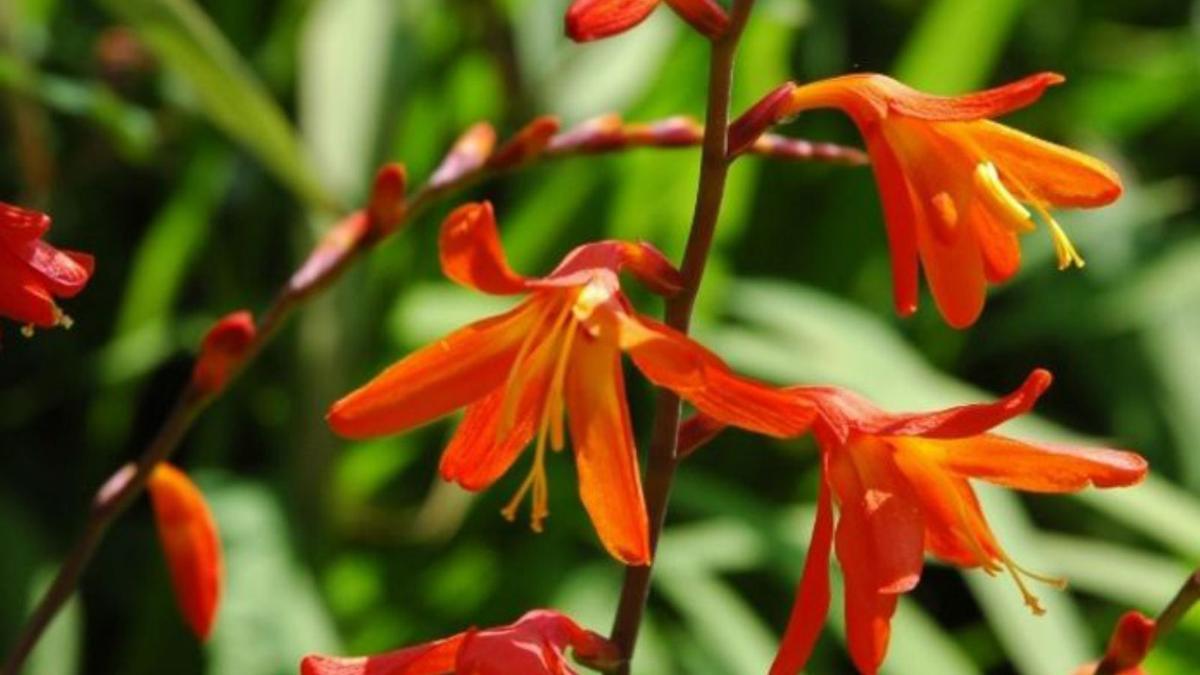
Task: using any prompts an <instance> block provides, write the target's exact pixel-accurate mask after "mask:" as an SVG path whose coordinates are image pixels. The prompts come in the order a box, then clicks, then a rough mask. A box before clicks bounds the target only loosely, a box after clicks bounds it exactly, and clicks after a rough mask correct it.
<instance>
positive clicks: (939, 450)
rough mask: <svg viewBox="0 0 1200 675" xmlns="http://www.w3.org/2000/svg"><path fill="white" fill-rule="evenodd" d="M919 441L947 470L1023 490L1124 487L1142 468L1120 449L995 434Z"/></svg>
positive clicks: (1142, 462)
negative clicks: (1055, 442) (1018, 438)
mask: <svg viewBox="0 0 1200 675" xmlns="http://www.w3.org/2000/svg"><path fill="white" fill-rule="evenodd" d="M921 444H922V447H923V448H925V447H926V446H928V449H926V450H925V451H926V452H929V453H936V456H937V457H938V459H937V461H938V462H939V463H940V464H941V465H942V466H944V467H946V468H947V469H948V470H950V471H954V472H955V473H957V474H959V475H962V476H969V477H971V478H978V479H981V480H986V481H988V482H990V483H996V484H998V485H1003V486H1005V487H1010V488H1015V489H1018V490H1026V491H1029V492H1076V491H1079V490H1082V489H1084V488H1086V487H1088V486H1095V487H1099V488H1108V487H1126V486H1129V485H1135V484H1137V483H1139V482H1141V481H1142V479H1144V478H1145V477H1146V471H1147V465H1146V460H1145V459H1144V458H1143V457H1142V456H1141V455H1137V454H1135V453H1132V452H1126V451H1124V450H1111V449H1108V448H1080V447H1074V446H1067V445H1057V444H1052V443H1027V442H1024V441H1018V440H1015V439H1012V438H1006V437H1004V436H998V435H995V434H984V435H981V436H975V437H972V438H965V439H961V440H952V441H934V440H923V441H922V442H921Z"/></svg>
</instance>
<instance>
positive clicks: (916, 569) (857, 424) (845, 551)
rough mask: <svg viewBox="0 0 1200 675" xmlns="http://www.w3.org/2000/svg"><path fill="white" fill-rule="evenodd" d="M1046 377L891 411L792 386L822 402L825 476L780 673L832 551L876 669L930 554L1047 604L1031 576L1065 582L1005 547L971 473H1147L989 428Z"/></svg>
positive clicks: (821, 618) (1125, 455) (1097, 482)
mask: <svg viewBox="0 0 1200 675" xmlns="http://www.w3.org/2000/svg"><path fill="white" fill-rule="evenodd" d="M1050 380H1051V378H1050V374H1049V373H1048V372H1046V371H1043V370H1038V371H1035V372H1034V373H1033V374H1032V375H1030V377H1029V379H1028V380H1026V382H1025V383H1024V385H1022V386H1021V388H1020V389H1018V390H1017V391H1015V392H1013V393H1012V394H1010V395H1008V396H1006V397H1005V398H1002V399H1000V400H999V401H996V402H994V403H990V404H977V405H968V406H962V407H958V408H951V409H949V410H942V411H938V412H932V413H922V414H892V413H887V412H884V411H882V410H879V409H878V408H876V407H875V406H873V405H872V404H871V403H869V402H868V401H866V400H865V399H863V398H861V397H859V396H857V395H855V394H852V393H850V392H848V391H845V390H842V389H836V388H829V387H798V388H794V389H792V390H791V391H792V392H794V394H795V395H796V396H797V397H798V398H799V399H801V400H802V401H804V402H805V403H807V404H810V405H815V406H816V407H817V409H818V414H817V417H816V420H815V421H814V423H813V432H814V434H815V436H816V439H817V442H818V445H819V446H820V448H821V459H822V469H823V470H822V478H823V480H822V484H821V488H820V494H819V496H818V502H817V517H816V523H815V525H814V527H813V537H812V543H811V546H810V548H809V552H808V559H807V561H806V562H805V567H804V575H803V578H802V580H801V582H800V586H799V588H798V590H797V596H796V604H795V606H794V607H793V610H792V616H791V618H790V619H789V621H788V626H787V630H786V632H785V634H784V638H783V643H782V645H781V648H780V652H779V655H778V656H777V658H776V660H775V663H774V665H773V666H772V669H771V673H772V675H785V674H794V673H798V672H799V671H800V669H801V668H803V667H804V664H805V663H806V662H807V661H808V657H809V655H810V653H811V651H812V649H813V645H814V644H815V643H816V640H817V635H818V633H819V632H820V630H821V627H822V625H823V624H824V622H825V615H826V612H827V611H828V608H829V555H830V552H831V549H833V550H836V553H837V558H838V561H839V562H840V563H841V567H842V574H843V577H844V578H845V617H846V637H847V643H848V646H849V650H850V654H851V656H852V658H853V660H854V663H855V665H856V666H857V667H858V669H859V670H860V671H861V672H863V673H875V672H877V671H878V669H879V666H880V664H881V663H882V662H883V658H884V655H885V653H886V651H887V644H888V637H889V635H890V622H891V617H892V614H893V613H894V612H895V610H896V601H897V599H898V597H899V595H900V594H901V593H905V592H908V591H910V590H912V589H913V588H914V587H915V586H916V585H917V582H918V581H919V580H920V578H921V569H922V567H923V565H924V555H925V553H926V552H928V553H930V554H932V555H934V556H936V557H938V558H940V559H942V560H944V561H946V562H948V563H951V564H954V565H959V566H962V567H978V568H982V569H983V570H984V571H985V572H987V573H989V574H993V575H996V574H1000V573H1007V574H1008V575H1009V576H1011V577H1012V579H1013V580H1014V581H1015V582H1016V585H1017V587H1018V589H1019V590H1020V592H1021V594H1022V596H1023V598H1024V600H1025V603H1026V604H1027V605H1028V606H1029V607H1030V609H1031V610H1033V611H1034V612H1035V613H1041V612H1042V608H1041V605H1040V604H1039V602H1038V600H1037V598H1036V597H1035V596H1034V595H1033V593H1032V592H1030V590H1029V588H1028V586H1027V583H1026V580H1027V579H1036V580H1039V581H1043V582H1047V583H1051V584H1053V585H1061V581H1060V580H1057V579H1051V578H1049V577H1044V576H1042V575H1039V574H1036V573H1033V572H1030V571H1028V570H1026V569H1025V568H1023V567H1021V566H1020V565H1018V564H1017V563H1016V562H1014V561H1013V559H1012V558H1010V557H1009V556H1008V554H1007V553H1005V552H1004V549H1003V548H1002V547H1001V546H1000V543H999V542H998V541H997V540H996V537H995V535H994V534H993V533H992V531H991V529H990V528H989V527H988V523H987V520H986V519H985V518H984V515H983V511H982V510H981V509H980V505H979V502H978V500H977V499H976V497H975V493H974V491H973V489H972V487H971V484H970V482H969V481H970V479H978V480H983V481H987V482H990V483H994V484H997V485H1002V486H1005V487H1010V488H1016V489H1018V490H1025V491H1029V492H1055V493H1062V492H1075V491H1078V490H1082V489H1084V488H1086V487H1088V486H1089V485H1094V486H1096V487H1102V488H1108V487H1119V486H1127V485H1133V484H1135V483H1137V482H1139V481H1140V480H1142V478H1144V477H1145V474H1146V462H1145V460H1144V459H1142V458H1141V457H1140V456H1139V455H1136V454H1133V453H1130V452H1124V451H1120V450H1108V449H1092V448H1077V447H1069V446H1061V445H1051V444H1047V443H1031V442H1024V441H1018V440H1015V439H1012V438H1007V437H1005V436H1000V435H996V434H993V433H991V431H990V430H991V429H992V428H993V427H995V426H997V425H999V424H1001V423H1002V422H1004V421H1006V420H1009V419H1011V418H1013V417H1015V416H1017V415H1020V414H1022V413H1025V412H1027V411H1028V410H1029V409H1030V408H1031V407H1032V406H1033V404H1034V402H1035V401H1036V400H1037V398H1038V397H1039V396H1040V395H1041V393H1042V392H1043V391H1045V389H1046V388H1047V387H1048V386H1049V384H1050ZM719 428H720V425H719V424H716V423H714V422H713V421H711V420H705V419H704V418H703V417H699V418H696V419H694V420H692V421H689V422H688V424H687V425H685V429H684V437H685V438H687V439H689V442H690V443H692V444H695V443H697V442H699V441H701V440H703V439H704V438H706V437H711V436H712V435H713V434H715V433H716V432H717V431H718V430H719ZM835 504H836V505H837V518H836V524H835V518H834V505H835Z"/></svg>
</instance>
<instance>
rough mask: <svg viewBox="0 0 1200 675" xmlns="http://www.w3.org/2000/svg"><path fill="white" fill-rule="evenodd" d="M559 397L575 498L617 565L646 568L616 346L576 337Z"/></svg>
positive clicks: (643, 523) (642, 511) (644, 528)
mask: <svg viewBox="0 0 1200 675" xmlns="http://www.w3.org/2000/svg"><path fill="white" fill-rule="evenodd" d="M564 392H565V395H566V401H567V411H568V417H569V421H570V429H571V441H572V443H573V444H574V448H575V458H576V463H577V465H578V471H579V496H580V498H582V500H583V505H584V506H585V507H586V508H587V511H588V514H589V515H590V516H591V517H592V523H593V524H594V525H595V526H596V532H597V533H598V534H599V535H600V539H601V541H603V542H604V546H605V548H607V549H608V551H609V552H610V553H611V554H612V555H613V556H614V557H615V558H617V559H618V560H620V561H622V562H624V563H625V564H627V565H646V564H649V562H650V534H649V522H648V519H647V516H646V503H645V499H644V498H643V496H642V481H641V476H640V474H639V472H638V463H637V449H636V448H635V447H634V442H633V431H632V427H631V424H630V421H629V410H628V408H627V407H626V403H625V380H624V376H623V375H622V373H621V357H620V351H618V349H617V345H616V344H615V342H613V341H610V339H608V338H606V337H605V336H603V335H602V336H600V337H599V338H593V337H591V336H590V335H580V336H579V339H578V340H577V343H576V345H575V347H574V350H573V352H572V354H571V361H570V366H569V367H568V370H567V375H566V382H565V388H564Z"/></svg>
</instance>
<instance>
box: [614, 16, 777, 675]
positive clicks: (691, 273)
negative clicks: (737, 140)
mask: <svg viewBox="0 0 1200 675" xmlns="http://www.w3.org/2000/svg"><path fill="white" fill-rule="evenodd" d="M753 7H754V0H735V1H734V4H733V8H732V11H731V14H730V23H729V29H728V30H727V31H726V32H725V34H724V35H722V36H721V37H720V38H718V39H717V40H715V41H714V42H713V46H712V55H711V58H710V61H709V70H708V111H707V114H706V118H705V125H704V129H705V131H704V142H703V154H702V155H701V160H700V161H701V164H700V183H699V187H698V191H697V194H696V208H695V212H694V213H693V216H692V229H691V232H690V233H689V234H688V241H687V248H686V249H685V251H684V256H683V264H682V265H681V266H680V271H681V272H682V273H683V281H684V283H683V290H681V291H680V292H679V293H678V294H677V295H675V296H674V297H672V298H671V299H670V300H669V301H668V302H667V307H666V323H667V325H669V326H671V327H672V328H674V329H676V330H679V331H681V332H684V333H686V332H687V331H688V327H689V325H690V324H691V319H692V308H693V307H694V305H695V302H696V293H697V292H698V291H699V289H700V281H701V279H703V277H704V268H705V265H706V264H707V262H708V255H709V249H711V248H712V241H713V234H714V232H715V231H716V226H717V218H718V216H719V215H720V213H721V201H722V199H723V198H724V196H725V179H726V177H727V175H728V172H729V162H730V157H729V155H728V152H727V146H728V127H729V101H730V93H731V89H732V84H733V61H734V56H735V54H736V52H737V45H738V41H739V40H740V39H741V36H742V31H743V30H744V29H745V27H746V20H747V19H749V17H750V10H751V9H753ZM679 415H680V401H679V397H678V396H676V395H675V394H674V393H673V392H671V391H669V390H667V389H659V390H658V395H657V399H656V401H655V410H654V427H653V431H652V432H651V437H650V449H649V462H648V466H647V468H646V487H645V492H646V510H647V512H648V515H649V519H650V551H651V554H652V555H653V553H654V552H655V551H656V550H657V548H658V537H659V534H660V533H661V532H662V528H663V523H664V522H665V520H666V515H667V503H668V501H669V500H670V496H671V484H672V483H673V482H674V480H675V470H676V468H678V465H679V460H678V458H677V457H676V456H675V445H676V439H677V436H678V434H679ZM653 570H654V568H653V563H652V564H650V565H643V566H638V567H627V568H626V569H625V582H624V584H623V586H622V587H621V599H620V604H619V605H618V606H617V615H616V618H615V619H614V620H613V629H612V641H613V642H614V643H615V644H616V645H617V648H618V649H619V650H620V653H621V655H622V657H623V662H622V665H621V666H620V667H619V668H618V670H617V673H619V674H620V675H628V673H629V669H630V662H631V660H632V658H633V650H634V647H635V646H636V644H637V637H638V632H639V629H640V627H641V623H642V616H643V614H644V613H645V610H646V599H647V596H648V594H649V591H650V577H651V575H652V573H653Z"/></svg>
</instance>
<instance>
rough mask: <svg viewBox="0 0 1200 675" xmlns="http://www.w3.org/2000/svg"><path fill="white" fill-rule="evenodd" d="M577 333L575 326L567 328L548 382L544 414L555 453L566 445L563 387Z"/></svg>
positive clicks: (551, 445)
mask: <svg viewBox="0 0 1200 675" xmlns="http://www.w3.org/2000/svg"><path fill="white" fill-rule="evenodd" d="M578 331H579V329H578V328H577V327H576V326H568V327H567V335H566V337H564V338H563V344H562V348H561V349H560V350H559V354H558V363H556V364H554V375H553V378H552V379H551V380H550V394H549V397H550V398H549V400H548V401H547V402H546V408H547V410H546V414H547V415H548V416H549V418H550V447H552V448H554V450H555V451H558V450H562V449H563V446H564V445H566V443H565V441H566V439H565V433H564V432H563V417H564V415H563V387H565V386H566V379H567V362H568V360H569V359H570V357H571V347H572V346H573V345H574V343H575V334H576V333H577V332H578Z"/></svg>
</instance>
